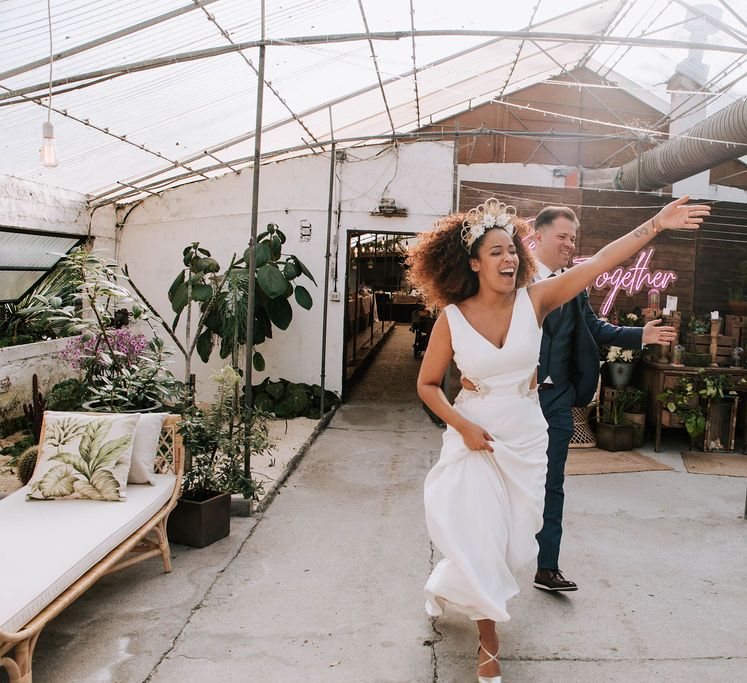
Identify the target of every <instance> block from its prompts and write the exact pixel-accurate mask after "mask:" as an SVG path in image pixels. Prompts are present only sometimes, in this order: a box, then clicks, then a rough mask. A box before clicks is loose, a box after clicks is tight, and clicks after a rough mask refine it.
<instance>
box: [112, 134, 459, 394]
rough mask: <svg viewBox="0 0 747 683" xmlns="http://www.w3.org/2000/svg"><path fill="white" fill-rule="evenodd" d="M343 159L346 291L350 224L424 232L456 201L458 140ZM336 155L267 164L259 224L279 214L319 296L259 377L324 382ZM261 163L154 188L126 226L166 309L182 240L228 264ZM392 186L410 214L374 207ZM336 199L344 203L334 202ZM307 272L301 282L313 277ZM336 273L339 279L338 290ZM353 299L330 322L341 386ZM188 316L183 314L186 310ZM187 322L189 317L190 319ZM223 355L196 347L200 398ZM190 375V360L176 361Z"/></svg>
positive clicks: (330, 360)
mask: <svg viewBox="0 0 747 683" xmlns="http://www.w3.org/2000/svg"><path fill="white" fill-rule="evenodd" d="M345 155H346V158H345V159H343V160H341V161H340V162H338V165H337V175H338V178H339V179H340V180H339V182H338V183H337V188H336V194H335V202H337V201H338V200H339V201H340V203H341V207H342V210H341V215H340V234H339V235H337V234H336V227H337V220H336V217H334V216H333V225H332V229H333V240H334V241H333V244H332V253H333V255H335V254H336V255H338V256H339V259H338V260H339V263H338V267H339V275H338V277H337V288H338V291H340V292H341V295H343V297H341V298H344V281H345V268H346V253H345V251H346V249H345V245H346V244H347V239H346V233H347V231H350V230H371V231H374V230H377V231H380V232H395V233H397V232H422V231H425V230H429V229H431V227H432V225H433V223H434V221H435V220H436V219H437V218H438V217H439V216H441V215H443V214H446V213H448V212H449V211H450V210H451V192H452V155H453V148H452V145H451V144H450V143H449V144H445V143H433V142H421V143H413V144H408V145H400V146H399V148H398V152H395V151H394V150H393V149H392V148H389V149H387V148H386V147H378V146H377V147H367V148H358V149H354V150H348V151H347V152H346V153H345ZM329 167H330V162H329V157H328V156H327V155H318V156H311V157H303V158H297V159H290V160H287V161H283V162H279V163H275V164H269V165H266V166H263V167H262V175H261V183H260V202H259V225H260V230H262V229H263V227H264V226H265V225H266V224H267V223H271V222H272V223H276V224H277V225H278V226H279V227H280V229H281V230H283V232H285V234H286V235H287V237H288V241H287V243H286V245H285V247H284V251H285V252H287V253H291V254H295V255H297V256H298V257H299V258H300V259H301V260H302V261H303V262H304V263H305V264H306V265H307V267H308V268H309V270H310V271H311V272H312V274H313V275H314V277H315V279H316V282H317V285H318V287H314V286H313V285H311V284H310V283H308V287H307V288H308V289H309V291H310V292H311V295H312V298H313V300H314V306H313V308H312V309H311V310H310V311H305V310H303V309H301V308H300V307H298V306H297V305H296V304H295V301H292V305H293V316H294V317H293V322H292V323H291V325H290V327H289V328H288V330H286V331H280V330H274V332H275V337H274V338H273V339H272V340H269V341H267V342H266V343H264V344H262V345H261V346H260V347H258V350H259V351H261V352H262V354H263V355H264V356H265V359H266V361H267V367H266V369H265V371H264V372H263V373H256V375H255V377H256V379H255V381H261V380H262V379H263V378H264V377H266V376H270V377H272V378H273V379H276V378H278V377H284V378H286V379H290V380H294V381H299V382H308V383H318V382H319V375H320V361H321V336H322V304H323V302H322V294H323V291H324V289H323V288H324V282H323V274H324V251H325V242H326V227H327V202H328V192H329ZM251 187H252V172H251V170H246V171H244V172H242V173H241V174H239V175H236V174H230V175H226V176H222V177H220V178H216V179H214V180H209V181H204V182H198V183H193V184H191V185H186V186H182V187H179V188H176V189H174V190H170V191H168V192H166V193H164V195H163V196H162V197H149V198H148V199H146V200H144V201H143V202H142V203H141V204H140V205H139V206H138V207H137V208H135V209H134V210H133V211H132V213H131V214H130V215H129V217H128V219H127V221H126V223H125V225H124V227H123V228H122V230H121V235H120V243H119V251H118V253H119V261H120V263H121V264H127V265H128V266H129V268H130V272H131V275H132V277H133V279H134V280H135V282H136V283H137V285H138V287H139V288H140V289H141V290H142V291H143V293H144V294H145V296H146V297H147V298H148V299H149V300H150V302H151V303H152V304H153V305H154V306H155V307H156V308H157V309H158V310H159V312H161V314H162V315H163V316H164V317H166V318H167V319H169V320H171V319H173V316H172V313H171V308H170V305H169V303H168V298H167V291H168V288H169V286H170V284H171V282H172V280H173V279H174V277H175V276H176V274H177V273H178V272H179V270H180V268H181V254H182V249H183V248H184V247H185V246H186V245H188V244H189V243H191V242H193V241H197V242H200V243H201V245H202V246H203V247H205V248H207V249H209V250H210V251H211V252H212V254H213V256H214V257H215V258H217V259H218V261H219V262H220V263H221V264H222V265H224V266H225V265H227V263H228V261H229V259H230V257H231V255H232V254H233V253H234V252H238V253H242V252H243V251H244V249H245V248H246V245H247V243H248V240H249V229H250V211H251V200H252V198H251V194H252V192H251ZM385 188H386V194H387V196H391V197H394V198H395V199H396V200H397V203H398V205H401V206H404V207H406V208H407V209H408V213H409V215H408V216H407V217H405V218H384V217H380V216H371V215H370V212H371V211H372V210H373V209H374V208H375V207H376V206H377V205H378V200H379V198H380V197H381V194H382V192H383V191H384V189H385ZM335 206H336V204H335ZM302 219H304V220H308V221H310V222H311V225H312V236H311V241H309V242H301V241H300V221H301V220H302ZM304 280H305V278H303V277H302V278H299V280H298V282H299V283H300V284H303V285H304V286H307V283H306V282H304ZM333 289H334V282H331V283H330V291H332V290H333ZM343 311H344V302H343V301H340V302H330V303H329V312H328V327H327V382H326V384H327V387H328V388H329V389H331V390H333V391H337V392H339V391H340V390H341V389H342V351H343ZM182 318H183V319H184V316H182ZM182 324H183V323H182ZM222 364H223V361H221V360H220V359H219V358H218V354H217V352H214V357H213V358H212V359H211V362H210V365H209V367H205V366H204V365H203V364H202V363H201V362H200V361H199V358H198V357H197V356H196V354H195V357H194V365H193V369H194V371H196V374H197V379H198V390H199V392H200V399H201V400H209V399H210V397H211V394H212V387H211V386H210V384H209V382H208V378H209V376H210V375H211V374H212V372H213V371H214V370H215V369H217V368H219V367H220V366H221V365H222ZM175 371H176V372H177V373H178V375H179V376H180V377H181V376H182V373H183V365H182V364H181V363H179V364H177V365H175Z"/></svg>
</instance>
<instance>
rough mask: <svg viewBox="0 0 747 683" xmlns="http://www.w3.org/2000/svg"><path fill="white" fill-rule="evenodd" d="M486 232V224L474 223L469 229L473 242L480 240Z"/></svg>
mask: <svg viewBox="0 0 747 683" xmlns="http://www.w3.org/2000/svg"><path fill="white" fill-rule="evenodd" d="M484 233H485V226H483V225H473V226H471V227H470V229H469V234H470V236H471V237H472V242H473V243H474V242H476V241H477V240H479V239H480V238H481V237H482V236H483V234H484Z"/></svg>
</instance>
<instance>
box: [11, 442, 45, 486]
mask: <svg viewBox="0 0 747 683" xmlns="http://www.w3.org/2000/svg"><path fill="white" fill-rule="evenodd" d="M38 452H39V447H38V446H36V445H34V446H28V447H27V448H25V449H24V450H23V452H22V453H21V454H20V455H19V456H18V460H17V462H16V476H17V477H18V481H20V482H21V486H26V484H28V483H29V481H30V480H31V477H32V476H33V474H34V468H35V467H36V458H37V455H38Z"/></svg>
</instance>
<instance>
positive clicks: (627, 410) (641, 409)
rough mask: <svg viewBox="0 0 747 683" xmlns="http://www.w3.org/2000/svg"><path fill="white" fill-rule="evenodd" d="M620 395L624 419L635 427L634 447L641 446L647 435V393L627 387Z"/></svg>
mask: <svg viewBox="0 0 747 683" xmlns="http://www.w3.org/2000/svg"><path fill="white" fill-rule="evenodd" d="M619 396H620V400H622V402H623V405H624V410H623V413H622V417H623V420H624V421H625V422H626V423H627V424H629V425H632V427H633V448H640V447H641V446H643V441H644V439H645V437H646V405H645V398H646V394H645V392H644V391H642V390H641V389H637V388H635V387H625V389H622V390H621V391H620V394H619Z"/></svg>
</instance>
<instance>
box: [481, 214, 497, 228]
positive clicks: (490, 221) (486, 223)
mask: <svg viewBox="0 0 747 683" xmlns="http://www.w3.org/2000/svg"><path fill="white" fill-rule="evenodd" d="M482 225H483V227H484V228H485V229H486V230H489V229H490V228H494V227H495V226H496V225H498V223H496V219H495V216H494V215H493V214H490V213H486V214H485V216H484V217H483V219H482Z"/></svg>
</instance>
